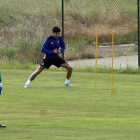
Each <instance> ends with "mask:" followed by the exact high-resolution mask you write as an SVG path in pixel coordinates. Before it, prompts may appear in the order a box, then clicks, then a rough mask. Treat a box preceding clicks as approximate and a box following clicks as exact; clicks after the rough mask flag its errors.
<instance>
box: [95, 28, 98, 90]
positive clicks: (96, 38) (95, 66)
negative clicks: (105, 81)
mask: <svg viewBox="0 0 140 140" xmlns="http://www.w3.org/2000/svg"><path fill="white" fill-rule="evenodd" d="M97 52H98V25H97V30H96V62H95V91H96V81H97Z"/></svg>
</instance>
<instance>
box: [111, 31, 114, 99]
mask: <svg viewBox="0 0 140 140" xmlns="http://www.w3.org/2000/svg"><path fill="white" fill-rule="evenodd" d="M113 61H114V30H113V31H112V78H111V98H112V94H113Z"/></svg>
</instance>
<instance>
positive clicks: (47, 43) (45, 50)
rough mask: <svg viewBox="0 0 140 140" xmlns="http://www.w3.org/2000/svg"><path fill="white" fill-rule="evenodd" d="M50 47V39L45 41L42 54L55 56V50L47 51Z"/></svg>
mask: <svg viewBox="0 0 140 140" xmlns="http://www.w3.org/2000/svg"><path fill="white" fill-rule="evenodd" d="M48 46H49V41H48V39H46V40H45V41H44V43H43V45H42V48H41V52H42V53H45V54H53V53H54V50H48V49H47V48H48Z"/></svg>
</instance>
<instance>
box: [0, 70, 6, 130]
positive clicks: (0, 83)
mask: <svg viewBox="0 0 140 140" xmlns="http://www.w3.org/2000/svg"><path fill="white" fill-rule="evenodd" d="M1 94H2V82H1V71H0V95H1ZM0 127H6V126H5V125H1V124H0Z"/></svg>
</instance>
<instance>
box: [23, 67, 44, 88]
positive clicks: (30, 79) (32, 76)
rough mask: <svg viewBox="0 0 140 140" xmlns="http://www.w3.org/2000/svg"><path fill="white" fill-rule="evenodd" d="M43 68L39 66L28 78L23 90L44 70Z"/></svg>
mask: <svg viewBox="0 0 140 140" xmlns="http://www.w3.org/2000/svg"><path fill="white" fill-rule="evenodd" d="M44 68H45V67H44V66H39V67H38V68H37V70H36V71H35V72H34V73H33V74H32V75H31V76H30V77H29V79H28V81H27V82H26V83H25V85H24V88H27V87H28V86H29V84H30V82H31V81H33V80H34V79H35V78H36V76H37V75H38V74H40V73H41V72H42V71H43V70H44Z"/></svg>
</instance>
